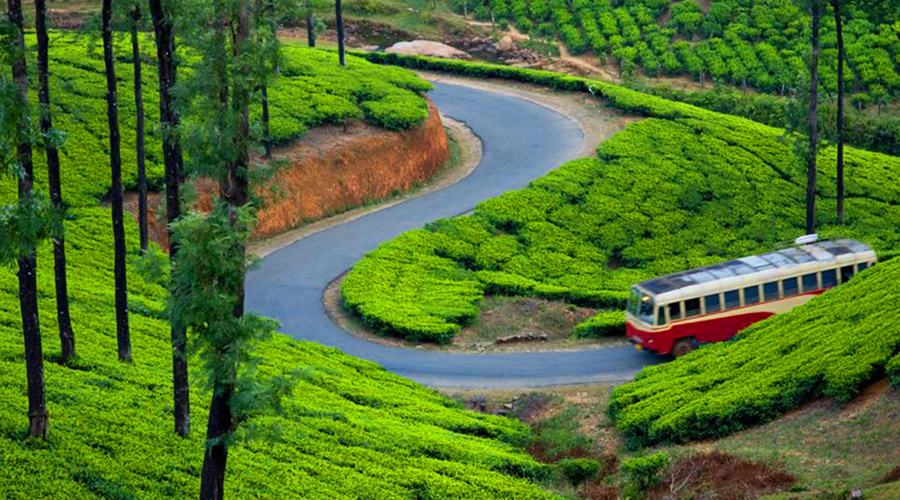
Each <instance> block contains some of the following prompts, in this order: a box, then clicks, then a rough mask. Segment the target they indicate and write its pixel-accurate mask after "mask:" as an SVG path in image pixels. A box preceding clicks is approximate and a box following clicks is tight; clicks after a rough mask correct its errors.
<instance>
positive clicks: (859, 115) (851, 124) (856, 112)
mask: <svg viewBox="0 0 900 500" xmlns="http://www.w3.org/2000/svg"><path fill="white" fill-rule="evenodd" d="M633 88H634V89H635V90H638V91H641V92H646V93H649V94H653V95H656V96H659V97H664V98H666V99H671V100H675V101H679V102H685V103H688V104H692V105H694V106H699V107H701V108H704V109H708V110H710V111H716V112H718V113H725V114H729V115H736V116H742V117H744V118H749V119H751V120H753V121H757V122H760V123H765V124H766V125H771V126H773V127H779V126H783V125H784V124H785V123H788V121H789V113H790V109H791V107H792V106H794V105H795V103H794V102H793V98H792V97H779V96H775V95H770V94H757V93H747V92H742V91H740V90H737V89H729V88H726V87H721V86H717V87H716V88H715V89H712V90H694V91H689V90H681V89H677V88H674V87H671V86H668V85H666V86H658V85H635V86H633ZM819 113H820V119H819V126H820V128H821V130H820V133H821V134H822V136H823V137H827V138H830V139H831V140H836V139H835V138H836V137H837V130H836V127H837V118H836V116H837V106H836V105H835V104H834V103H831V102H825V103H822V104H821V105H820V107H819ZM845 119H846V121H845V128H844V140H845V141H846V142H847V144H850V145H853V146H855V147H858V148H861V149H866V150H869V151H874V152H877V153H884V154H888V155H892V156H900V117H898V116H896V115H895V114H891V113H878V114H875V113H872V112H870V111H868V110H861V109H858V108H857V107H856V106H854V103H853V102H852V100H851V102H850V105H849V106H848V109H846V115H845Z"/></svg>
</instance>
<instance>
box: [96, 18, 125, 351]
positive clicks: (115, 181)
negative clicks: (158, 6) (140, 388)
mask: <svg viewBox="0 0 900 500" xmlns="http://www.w3.org/2000/svg"><path fill="white" fill-rule="evenodd" d="M102 16H103V62H104V65H105V66H106V107H107V112H106V116H107V120H108V121H109V163H110V168H111V170H112V188H111V191H112V196H111V202H112V226H113V247H114V248H113V251H114V252H115V281H116V339H117V341H118V347H119V360H120V361H125V362H129V363H130V362H131V336H130V334H129V329H128V281H127V278H126V275H125V273H126V268H125V265H126V263H125V222H124V214H123V208H122V197H123V196H122V152H121V149H120V146H121V144H120V143H121V140H120V137H119V97H118V95H117V92H116V67H115V58H114V55H113V36H112V0H103V11H102Z"/></svg>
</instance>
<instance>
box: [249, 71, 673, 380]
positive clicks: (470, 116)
mask: <svg viewBox="0 0 900 500" xmlns="http://www.w3.org/2000/svg"><path fill="white" fill-rule="evenodd" d="M435 87H436V88H435V91H434V92H433V94H432V99H433V100H434V102H435V103H436V104H437V106H438V108H440V109H441V112H442V113H443V114H445V115H447V116H450V117H452V118H455V119H456V120H459V121H461V122H465V123H466V125H468V126H469V128H471V129H472V130H473V131H474V132H475V134H477V135H478V136H479V137H480V138H481V140H482V143H483V147H484V156H483V158H482V161H481V164H480V165H479V166H478V168H477V169H476V170H475V171H474V172H473V173H472V174H471V175H469V176H468V177H466V178H465V179H463V180H462V181H460V182H459V183H457V184H454V185H452V186H449V187H447V188H445V189H442V190H439V191H435V192H433V193H429V194H427V195H424V196H421V197H418V198H413V199H410V200H408V201H405V202H403V203H400V204H397V205H394V206H391V207H389V208H386V209H384V210H380V211H377V212H374V213H371V214H368V215H365V216H363V217H361V218H358V219H355V220H353V221H350V222H347V223H344V224H341V225H338V226H335V227H332V228H330V229H326V230H323V231H320V232H318V233H314V234H312V235H310V236H308V237H306V238H303V239H301V240H298V241H297V242H295V243H293V244H291V245H288V246H286V247H284V248H282V249H281V250H278V251H276V252H274V253H272V254H271V255H269V256H267V257H266V258H264V259H263V261H262V263H261V265H260V266H259V268H257V269H256V270H254V271H253V272H252V273H251V274H250V276H249V277H248V281H247V305H248V307H249V308H250V309H251V310H252V311H254V312H256V313H259V314H262V315H264V316H268V317H271V318H274V319H276V320H278V321H280V322H281V324H282V328H281V331H282V332H284V333H286V334H288V335H291V336H292V337H294V338H297V339H302V340H312V341H315V342H319V343H322V344H325V345H328V346H333V347H337V348H339V349H341V350H342V351H344V352H346V353H347V354H350V355H353V356H357V357H360V358H365V359H368V360H371V361H374V362H377V363H379V364H381V365H382V366H384V367H385V368H386V369H388V370H390V371H392V372H394V373H397V374H399V375H402V376H405V377H408V378H411V379H413V380H416V381H418V382H420V383H423V384H426V385H431V386H440V387H459V388H492V387H537V386H546V385H562V384H574V383H586V382H612V381H621V380H626V379H629V378H631V377H632V376H633V375H634V373H636V372H637V371H638V370H639V369H640V368H641V367H643V366H645V365H647V364H651V363H654V362H656V359H655V358H653V357H652V356H650V355H647V354H643V353H637V352H634V351H633V350H632V349H631V348H629V347H612V348H607V349H592V350H585V351H573V352H538V353H504V354H450V353H437V352H429V351H423V350H418V349H405V348H398V347H389V346H384V345H379V344H374V343H372V342H368V341H366V340H363V339H361V338H358V337H355V336H353V335H351V334H349V333H347V332H346V331H344V330H343V329H341V328H340V327H339V326H337V325H335V324H334V323H333V322H332V321H331V319H330V318H329V317H328V315H327V314H326V312H325V307H324V305H323V303H322V297H323V293H324V291H325V289H326V288H327V286H328V284H329V283H330V282H331V281H332V280H334V279H335V278H336V277H338V276H339V275H341V274H342V273H344V272H345V271H347V270H348V269H349V268H350V267H352V266H353V264H354V263H356V262H357V261H358V260H359V259H361V258H362V257H363V256H364V255H365V254H366V253H367V252H369V251H371V250H373V249H374V248H375V247H377V246H378V245H379V244H380V243H382V242H384V241H386V240H388V239H391V238H393V237H395V236H397V235H399V234H400V233H402V232H404V231H407V230H409V229H414V228H419V227H422V226H423V225H425V224H426V223H428V222H430V221H433V220H435V219H440V218H446V217H452V216H455V215H459V214H461V213H465V212H467V211H469V210H471V209H473V208H474V207H475V205H476V204H477V203H478V202H480V201H482V200H485V199H487V198H491V197H493V196H497V195H499V194H502V193H504V192H506V191H510V190H513V189H519V188H523V187H525V186H526V185H528V183H529V182H530V181H531V180H533V179H536V178H538V177H540V176H542V175H544V174H546V173H547V172H549V171H550V170H552V169H554V168H556V167H557V166H559V165H560V164H562V163H564V162H566V161H568V160H571V159H574V158H575V157H576V156H577V155H578V152H579V151H580V150H581V148H582V146H583V141H584V134H583V133H582V131H581V129H580V128H579V126H578V125H577V124H576V123H575V122H574V121H572V120H570V119H569V118H567V117H565V116H563V115H561V114H559V113H557V112H555V111H552V110H550V109H548V108H544V107H542V106H540V105H538V104H535V103H532V102H530V101H527V100H525V99H521V98H518V97H512V96H508V95H502V94H497V93H493V92H488V91H484V90H477V89H472V88H469V87H463V86H458V85H450V84H446V83H437V84H435Z"/></svg>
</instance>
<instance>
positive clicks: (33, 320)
mask: <svg viewBox="0 0 900 500" xmlns="http://www.w3.org/2000/svg"><path fill="white" fill-rule="evenodd" d="M6 15H7V18H8V19H9V22H10V24H11V25H13V26H14V27H15V28H16V38H15V40H14V41H13V42H14V44H15V49H16V53H15V56H14V58H13V61H12V79H13V82H15V84H16V86H18V87H19V96H18V97H19V101H20V102H19V106H21V110H20V111H21V113H20V115H19V117H18V122H19V129H20V130H25V129H27V128H28V71H27V66H26V62H25V38H24V29H23V20H22V2H21V0H7V10H6ZM17 154H18V161H19V167H20V168H21V174H20V175H19V179H18V192H19V202H20V203H30V200H31V198H32V196H34V164H33V163H32V158H31V144H30V143H28V141H25V140H23V141H21V142H20V143H19V144H18V147H17ZM18 277H19V308H20V310H21V314H22V335H23V336H24V341H25V371H26V379H27V381H28V424H29V425H28V432H29V434H30V435H31V436H32V437H40V438H42V437H45V436H46V435H47V426H48V421H49V416H48V414H47V401H46V396H45V394H44V353H43V349H42V346H41V325H40V321H39V318H38V303H37V258H36V257H35V253H34V250H31V251H29V252H27V253H26V254H25V255H22V256H20V257H19V272H18Z"/></svg>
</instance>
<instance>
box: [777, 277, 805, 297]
mask: <svg viewBox="0 0 900 500" xmlns="http://www.w3.org/2000/svg"><path fill="white" fill-rule="evenodd" d="M781 288H782V290H784V296H785V297H791V296H793V295H797V293H799V292H800V285H799V284H798V283H797V278H788V279H786V280H784V281H782V282H781Z"/></svg>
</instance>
